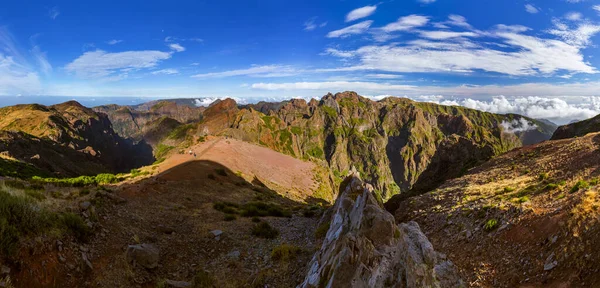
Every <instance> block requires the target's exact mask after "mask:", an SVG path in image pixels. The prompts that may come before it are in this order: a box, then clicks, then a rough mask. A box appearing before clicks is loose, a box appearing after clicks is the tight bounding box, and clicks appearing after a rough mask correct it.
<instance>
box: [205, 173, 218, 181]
mask: <svg viewBox="0 0 600 288" xmlns="http://www.w3.org/2000/svg"><path fill="white" fill-rule="evenodd" d="M206 177H208V179H210V180H215V179H217V177H215V175H214V174H208V176H206Z"/></svg>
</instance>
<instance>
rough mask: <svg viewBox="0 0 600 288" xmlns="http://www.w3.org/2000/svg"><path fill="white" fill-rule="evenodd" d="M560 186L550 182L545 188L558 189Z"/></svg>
mask: <svg viewBox="0 0 600 288" xmlns="http://www.w3.org/2000/svg"><path fill="white" fill-rule="evenodd" d="M558 187H559V186H558V184H554V183H550V184H548V185H546V187H545V188H544V190H547V191H551V190H556V189H558Z"/></svg>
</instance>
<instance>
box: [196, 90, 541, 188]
mask: <svg viewBox="0 0 600 288" xmlns="http://www.w3.org/2000/svg"><path fill="white" fill-rule="evenodd" d="M258 110H260V111H262V112H259V111H258ZM265 113H266V114H265ZM523 122H525V123H526V124H527V126H528V127H537V128H535V129H533V130H529V129H525V130H524V129H519V128H522V127H520V126H519V125H521V123H523ZM505 127H507V128H505ZM540 127H546V126H544V125H543V124H542V123H540V122H538V121H536V120H533V119H529V118H526V117H523V116H518V115H498V114H492V113H485V112H480V111H476V110H472V109H466V108H462V107H451V106H442V105H436V104H431V103H419V102H414V101H411V100H408V99H402V98H393V97H390V98H386V99H384V100H381V101H379V102H375V101H372V100H369V99H367V98H364V97H361V96H359V95H357V94H356V93H354V92H344V93H338V94H336V95H332V94H329V95H326V96H325V97H323V98H322V100H321V101H316V100H314V99H313V100H311V101H310V102H309V103H307V102H306V101H304V100H299V99H292V100H290V101H286V102H282V103H274V104H268V103H260V104H257V105H247V106H243V107H240V108H238V107H237V105H236V104H235V102H234V101H233V100H231V99H228V100H224V101H221V102H219V103H217V104H215V105H212V106H211V107H209V108H207V110H206V111H205V112H204V119H203V121H202V122H201V123H199V124H198V126H197V129H195V132H196V133H197V134H198V135H205V134H212V135H229V136H231V137H235V138H239V139H243V140H245V141H252V142H256V143H260V144H262V145H265V146H267V147H269V148H271V149H274V150H276V151H280V152H283V153H286V154H289V155H293V156H295V157H297V158H303V159H313V160H316V161H326V162H327V164H328V165H329V167H330V168H331V170H332V173H333V174H334V175H336V176H335V177H333V178H334V179H332V180H333V181H334V182H335V183H337V184H339V182H341V180H342V178H341V175H344V174H346V173H347V172H348V171H349V170H350V168H351V167H352V166H355V167H356V168H357V170H358V171H359V172H360V174H361V176H362V177H364V179H365V181H366V182H368V183H372V184H373V185H374V188H375V190H376V191H377V194H378V195H380V196H382V197H383V198H385V199H387V198H389V197H391V196H392V195H394V194H398V193H400V192H401V191H402V192H407V191H409V190H413V191H416V192H421V191H427V190H429V189H431V188H434V187H436V186H437V185H438V184H440V183H441V182H442V181H443V180H445V179H448V178H452V177H457V176H460V175H461V174H462V173H464V171H466V170H467V169H468V168H470V167H473V166H475V165H477V164H479V163H482V162H484V161H486V160H488V159H490V158H491V157H493V156H495V155H498V154H501V153H504V152H506V151H509V150H511V149H513V148H516V147H519V146H521V145H522V144H523V143H524V142H527V143H529V142H532V141H533V140H531V139H533V138H536V137H534V136H531V135H532V133H536V134H539V133H541V134H542V135H545V137H543V138H544V140H545V139H549V138H550V135H549V131H547V130H546V129H545V128H540ZM192 131H193V130H192ZM537 138H539V137H537ZM540 140H542V139H540Z"/></svg>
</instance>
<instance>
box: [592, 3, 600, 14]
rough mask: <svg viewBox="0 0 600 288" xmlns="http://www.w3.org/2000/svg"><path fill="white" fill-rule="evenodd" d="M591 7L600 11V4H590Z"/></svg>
mask: <svg viewBox="0 0 600 288" xmlns="http://www.w3.org/2000/svg"><path fill="white" fill-rule="evenodd" d="M592 9H594V10H596V12H598V13H600V5H594V6H592Z"/></svg>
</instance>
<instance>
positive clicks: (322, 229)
mask: <svg viewBox="0 0 600 288" xmlns="http://www.w3.org/2000/svg"><path fill="white" fill-rule="evenodd" d="M330 225H331V222H329V221H327V222H323V223H321V225H319V227H317V230H316V231H315V236H316V237H317V238H323V237H325V235H327V231H329V226H330Z"/></svg>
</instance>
